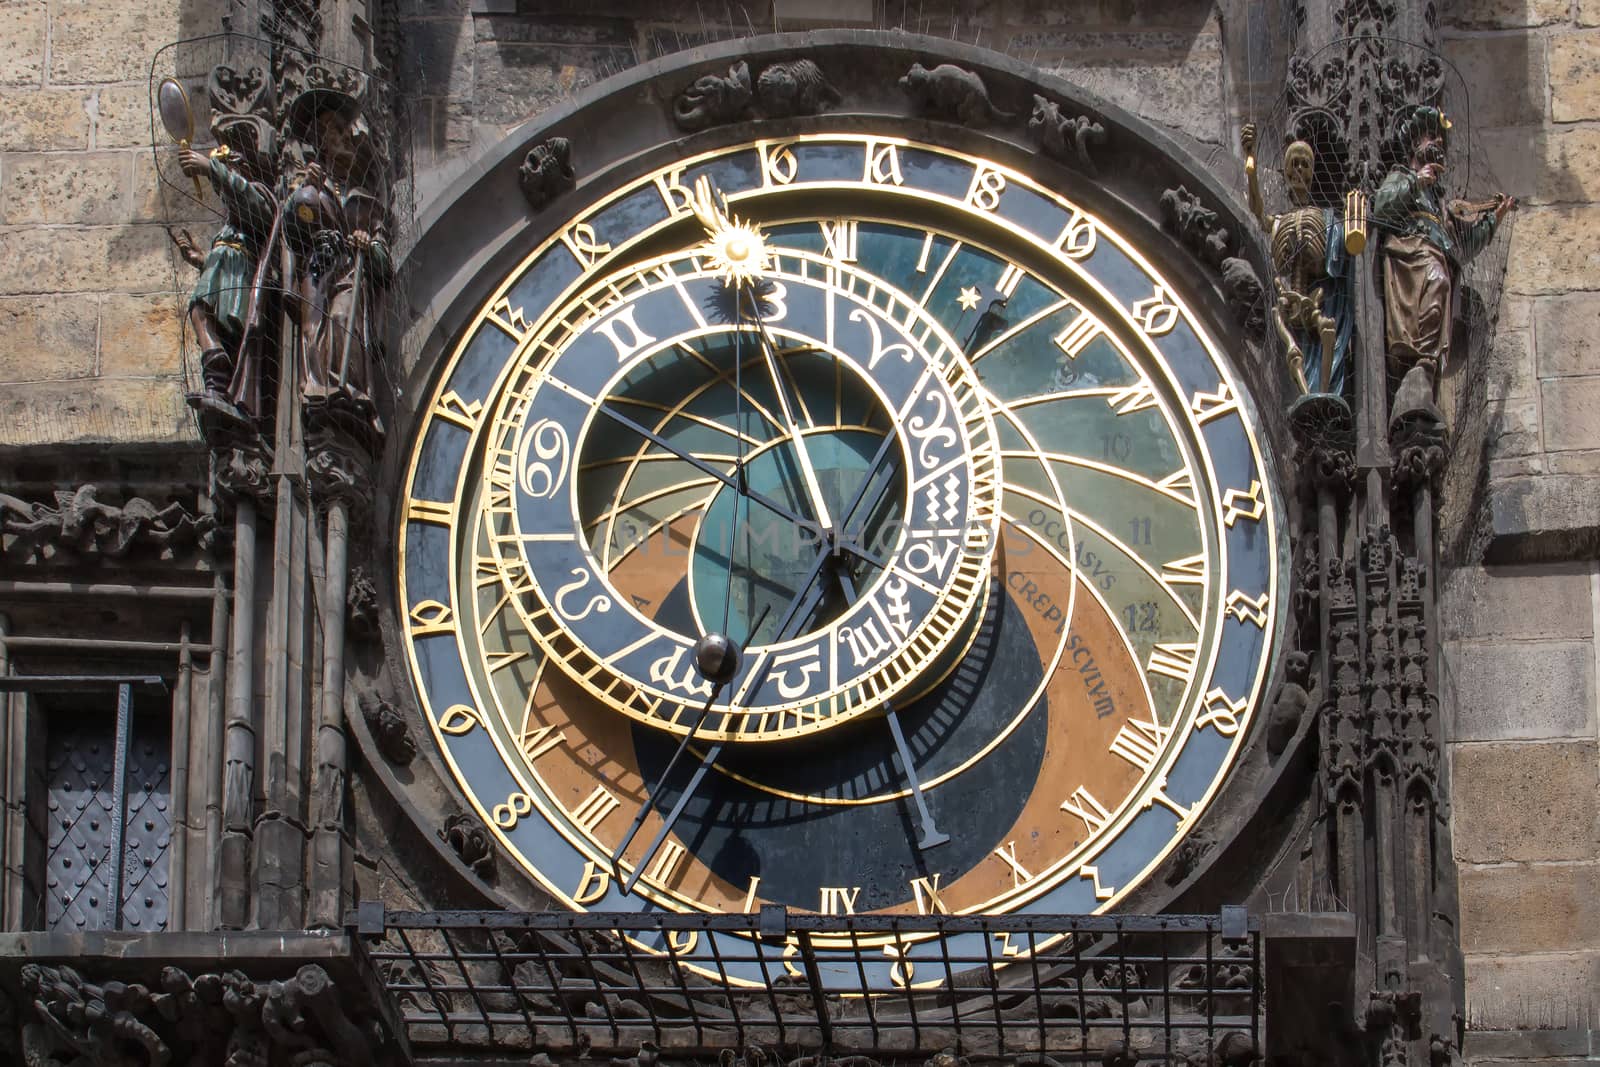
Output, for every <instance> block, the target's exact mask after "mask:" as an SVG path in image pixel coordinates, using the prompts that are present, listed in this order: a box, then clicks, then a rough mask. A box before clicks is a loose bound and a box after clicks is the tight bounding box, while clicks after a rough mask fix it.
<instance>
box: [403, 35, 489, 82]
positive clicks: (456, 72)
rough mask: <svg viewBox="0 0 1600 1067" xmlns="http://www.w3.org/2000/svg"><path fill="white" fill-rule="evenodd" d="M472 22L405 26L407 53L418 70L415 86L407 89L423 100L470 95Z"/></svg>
mask: <svg viewBox="0 0 1600 1067" xmlns="http://www.w3.org/2000/svg"><path fill="white" fill-rule="evenodd" d="M473 21H474V20H460V21H454V20H444V19H438V20H434V19H430V20H428V21H426V22H421V21H408V22H406V23H405V26H404V32H405V48H406V53H407V55H409V56H411V57H412V60H411V61H412V63H413V64H415V66H414V67H413V69H415V70H416V71H417V78H416V80H415V83H414V84H411V85H408V86H407V89H408V90H410V91H412V92H415V93H416V95H418V96H424V97H439V96H455V97H470V96H471V95H472V57H473V46H472V41H473V38H472V22H473ZM483 21H486V22H493V21H498V20H495V19H485V20H483Z"/></svg>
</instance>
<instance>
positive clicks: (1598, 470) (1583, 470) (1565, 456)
mask: <svg viewBox="0 0 1600 1067" xmlns="http://www.w3.org/2000/svg"><path fill="white" fill-rule="evenodd" d="M1548 458H1549V461H1550V473H1551V474H1600V449H1581V450H1579V451H1576V452H1553V453H1551V454H1550V456H1549V457H1548ZM1597 517H1600V512H1593V513H1591V518H1597Z"/></svg>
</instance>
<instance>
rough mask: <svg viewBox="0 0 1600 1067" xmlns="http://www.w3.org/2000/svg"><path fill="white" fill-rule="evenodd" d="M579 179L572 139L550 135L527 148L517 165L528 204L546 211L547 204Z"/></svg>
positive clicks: (519, 181)
mask: <svg viewBox="0 0 1600 1067" xmlns="http://www.w3.org/2000/svg"><path fill="white" fill-rule="evenodd" d="M575 181H576V175H575V174H574V172H573V170H572V142H571V141H568V140H567V139H566V138H565V137H551V138H549V139H548V140H545V141H540V142H539V143H538V144H536V145H534V146H533V147H532V148H530V149H528V154H527V155H526V156H524V157H522V166H520V167H518V168H517V184H518V185H519V186H521V188H522V195H523V196H524V197H526V198H527V200H528V206H529V207H530V208H532V209H533V210H534V211H543V210H544V209H545V205H547V204H549V203H550V201H552V200H554V199H555V198H556V197H558V196H560V195H561V194H562V193H564V192H566V191H567V190H568V189H571V188H572V186H573V184H574V183H575Z"/></svg>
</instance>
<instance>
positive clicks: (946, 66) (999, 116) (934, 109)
mask: <svg viewBox="0 0 1600 1067" xmlns="http://www.w3.org/2000/svg"><path fill="white" fill-rule="evenodd" d="M900 88H901V89H902V90H903V91H904V92H905V94H906V96H908V97H910V98H911V102H912V104H913V105H914V106H915V107H916V109H917V110H918V111H919V112H920V113H921V114H923V115H926V116H928V117H929V118H935V119H941V120H943V121H945V122H957V123H960V124H961V125H963V126H987V125H993V124H994V123H996V122H1007V121H1010V120H1011V119H1013V118H1015V117H1016V116H1015V115H1013V114H1011V113H1010V112H1008V111H1001V110H1000V109H999V108H997V107H995V106H994V104H993V103H992V102H990V100H989V89H988V87H987V86H986V85H984V84H983V79H982V78H980V77H979V76H978V75H977V74H975V73H973V72H972V71H970V70H967V69H965V68H964V67H958V66H956V65H955V64H954V63H941V64H939V65H938V66H936V67H934V68H933V69H932V70H929V69H928V68H927V67H924V66H923V65H922V64H921V63H913V64H911V69H910V70H909V71H907V72H906V75H905V77H903V78H901V79H900Z"/></svg>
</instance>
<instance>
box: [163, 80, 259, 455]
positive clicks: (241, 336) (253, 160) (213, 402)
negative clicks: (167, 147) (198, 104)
mask: <svg viewBox="0 0 1600 1067" xmlns="http://www.w3.org/2000/svg"><path fill="white" fill-rule="evenodd" d="M230 76H233V72H232V71H229V70H227V69H226V68H222V67H219V68H218V69H217V70H216V71H213V72H212V75H211V78H212V81H213V82H214V83H218V84H217V85H216V86H214V87H213V89H212V99H213V100H219V99H225V98H226V97H227V89H226V86H224V85H223V84H221V83H220V82H219V81H218V80H219V78H220V79H222V81H223V82H226V81H227V80H228V78H229V77H230ZM157 106H158V109H159V112H160V116H161V121H162V124H163V126H165V128H166V130H167V132H168V133H169V134H170V135H171V136H172V138H173V140H175V141H177V142H178V144H179V145H180V147H179V149H178V166H179V167H180V168H181V169H182V170H183V172H184V173H185V174H187V175H188V176H189V177H190V178H192V179H193V180H194V182H195V187H196V189H197V190H199V189H200V188H201V187H202V186H201V183H202V181H204V182H205V183H207V184H208V185H209V186H210V188H211V189H212V190H214V191H215V192H216V194H217V196H218V198H219V199H220V200H221V202H222V209H223V220H222V225H221V227H220V228H219V229H218V230H217V232H216V234H215V235H214V236H213V237H212V239H211V247H210V248H209V249H207V250H205V251H203V252H202V251H201V249H200V248H199V246H198V245H197V243H196V242H195V240H194V238H193V237H191V236H190V235H189V234H188V233H187V232H180V233H177V234H174V235H173V240H174V241H175V242H176V244H177V246H178V250H179V252H180V253H181V254H182V255H183V257H184V258H185V259H186V260H187V261H188V262H189V263H191V264H192V265H193V266H195V267H198V268H199V270H200V277H199V278H198V279H197V280H196V281H195V286H194V290H193V293H192V294H191V295H190V297H189V311H188V315H189V326H190V329H191V330H192V331H193V333H194V337H195V340H196V342H197V343H198V344H199V346H200V374H201V382H202V387H203V388H202V391H201V392H198V393H195V394H193V395H191V396H190V397H189V403H190V404H191V406H193V407H194V408H195V409H196V410H197V411H198V412H199V414H200V417H201V421H202V424H203V425H204V426H206V427H207V429H208V431H209V430H210V429H212V428H218V429H221V430H224V431H226V432H234V433H253V432H254V428H255V425H256V423H257V421H258V420H260V419H261V418H263V417H264V416H265V415H266V414H267V412H266V409H265V408H264V407H263V389H262V380H263V373H262V372H263V362H264V359H263V352H264V349H265V346H266V343H267V341H268V340H269V338H268V336H266V331H265V329H264V322H265V319H266V313H267V311H268V310H269V309H268V307H267V304H268V303H269V301H268V300H267V299H266V297H267V284H266V283H267V280H268V278H267V275H268V273H269V271H270V267H271V258H272V257H271V255H270V249H271V248H272V246H273V245H274V244H275V241H276V234H277V229H278V210H277V209H278V204H277V200H276V199H275V198H274V197H273V195H272V190H271V188H270V187H269V186H268V184H267V182H268V180H269V178H270V176H271V167H272V164H271V161H272V157H273V148H274V146H273V140H272V138H273V133H272V128H271V126H269V125H267V124H266V123H265V122H262V121H260V120H259V119H258V118H256V117H254V116H251V115H236V114H230V113H229V112H228V111H227V110H225V109H218V110H217V111H215V112H214V114H213V118H212V122H211V134H212V136H213V138H214V139H215V140H216V142H217V147H216V148H215V149H213V150H212V151H211V152H210V153H209V154H207V153H203V152H199V151H197V150H195V149H193V148H191V147H189V142H190V140H191V139H192V137H193V135H194V115H193V112H192V111H191V110H190V106H189V99H188V94H187V93H185V91H184V89H183V86H182V85H181V84H179V83H178V82H177V81H175V80H174V79H171V78H169V79H167V80H166V81H164V82H162V83H161V86H160V88H159V89H158V91H157Z"/></svg>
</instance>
